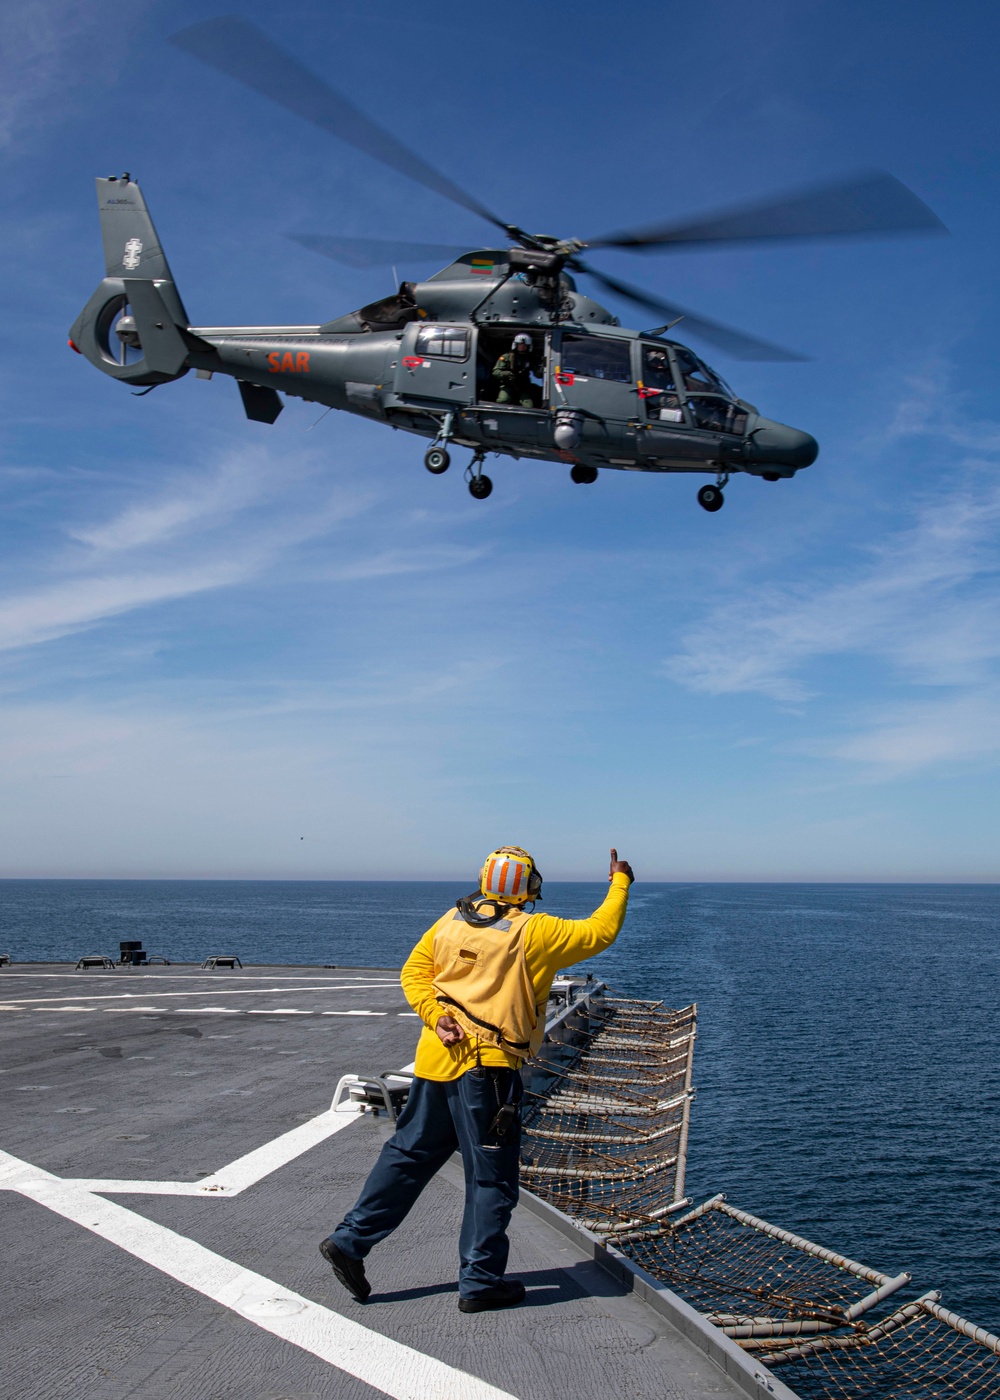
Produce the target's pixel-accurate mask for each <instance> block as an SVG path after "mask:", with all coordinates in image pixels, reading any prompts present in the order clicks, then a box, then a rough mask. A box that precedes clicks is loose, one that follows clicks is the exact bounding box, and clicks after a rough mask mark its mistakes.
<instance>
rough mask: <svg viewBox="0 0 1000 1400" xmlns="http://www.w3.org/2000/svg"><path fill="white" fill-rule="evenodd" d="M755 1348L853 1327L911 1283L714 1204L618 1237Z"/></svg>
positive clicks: (717, 1200) (620, 1244) (721, 1202)
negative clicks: (763, 1342)
mask: <svg viewBox="0 0 1000 1400" xmlns="http://www.w3.org/2000/svg"><path fill="white" fill-rule="evenodd" d="M609 1243H612V1244H614V1245H615V1246H616V1248H618V1249H619V1250H620V1251H621V1252H622V1253H623V1254H625V1255H627V1256H628V1257H629V1258H630V1259H633V1260H634V1261H635V1262H636V1263H637V1264H639V1265H640V1266H641V1267H642V1268H643V1269H645V1270H646V1272H647V1273H650V1274H652V1275H653V1277H654V1278H656V1279H658V1280H660V1281H661V1282H663V1283H666V1284H667V1285H668V1286H669V1287H670V1288H671V1289H672V1290H673V1292H675V1293H677V1294H679V1295H680V1296H681V1297H682V1298H684V1299H685V1300H686V1301H687V1302H689V1303H690V1304H691V1305H692V1306H693V1307H696V1308H697V1309H698V1310H699V1312H702V1313H704V1314H705V1315H706V1317H707V1318H708V1320H709V1321H710V1322H712V1323H714V1325H715V1326H716V1327H719V1328H721V1329H722V1330H723V1331H724V1332H726V1333H727V1334H728V1335H729V1336H731V1337H734V1338H736V1339H737V1340H738V1341H740V1342H741V1343H742V1344H744V1345H746V1346H747V1347H748V1349H754V1348H755V1346H756V1344H757V1339H759V1338H764V1337H777V1336H786V1335H788V1336H796V1337H797V1336H800V1335H802V1334H808V1333H813V1332H823V1331H829V1330H831V1329H832V1328H835V1327H839V1326H844V1325H846V1324H849V1323H850V1322H852V1321H853V1320H854V1319H855V1318H857V1317H860V1316H862V1314H864V1313H866V1312H868V1311H869V1309H871V1308H873V1307H875V1306H876V1304H878V1303H880V1302H881V1301H882V1300H883V1299H884V1298H887V1297H889V1296H890V1294H892V1293H894V1292H896V1290H897V1289H899V1288H902V1287H903V1285H904V1284H906V1283H908V1282H909V1274H899V1275H897V1276H896V1277H895V1278H890V1277H889V1275H887V1274H883V1273H880V1272H879V1271H878V1270H877V1269H870V1268H868V1267H867V1266H866V1265H864V1264H858V1263H856V1262H855V1261H854V1260H853V1259H848V1258H847V1257H846V1256H845V1255H842V1254H835V1253H834V1252H833V1251H832V1250H829V1249H823V1248H822V1247H821V1246H820V1245H815V1244H813V1243H812V1242H811V1241H810V1240H805V1239H802V1238H801V1237H800V1236H799V1235H793V1234H792V1233H791V1231H789V1230H781V1229H779V1228H778V1226H776V1225H771V1224H770V1223H769V1222H768V1221H766V1220H761V1219H760V1218H759V1217H757V1216H755V1215H750V1214H748V1213H747V1212H746V1211H742V1210H737V1209H736V1208H735V1207H733V1206H730V1205H728V1204H727V1202H726V1199H725V1197H724V1196H714V1197H713V1198H712V1199H711V1200H710V1201H706V1202H705V1204H704V1205H701V1206H698V1207H697V1209H695V1210H692V1211H689V1212H688V1213H687V1214H686V1215H682V1216H680V1217H679V1218H678V1219H676V1220H672V1221H670V1222H663V1223H660V1224H658V1225H656V1226H653V1227H650V1228H646V1229H641V1228H640V1229H632V1230H628V1231H625V1232H622V1233H619V1234H613V1235H611V1236H610V1237H609Z"/></svg>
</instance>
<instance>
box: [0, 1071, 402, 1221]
mask: <svg viewBox="0 0 1000 1400" xmlns="http://www.w3.org/2000/svg"><path fill="white" fill-rule="evenodd" d="M413 1067H414V1066H413V1062H411V1063H410V1064H408V1065H404V1066H403V1072H404V1073H406V1074H409V1073H410V1072H411V1071H412V1070H413ZM360 1117H361V1114H360V1113H359V1112H358V1111H357V1110H356V1109H355V1108H354V1106H353V1105H351V1107H350V1108H349V1109H346V1110H344V1111H341V1112H339V1113H333V1112H331V1111H330V1110H329V1109H327V1110H326V1112H325V1113H317V1115H316V1117H315V1118H310V1119H309V1120H308V1121H307V1122H305V1123H300V1124H299V1126H298V1127H297V1128H290V1129H289V1131H288V1132H287V1133H282V1134H281V1136H280V1137H276V1138H272V1139H271V1141H270V1142H265V1143H264V1145H263V1147H257V1148H254V1150H253V1151H252V1152H247V1153H245V1155H244V1156H242V1157H237V1159H236V1161H235V1162H230V1163H229V1165H228V1166H225V1167H222V1168H220V1170H219V1171H217V1172H213V1173H212V1175H211V1176H203V1177H202V1178H201V1180H200V1181H126V1180H105V1179H103V1178H96V1177H59V1178H56V1179H57V1180H60V1181H64V1182H65V1184H66V1185H67V1186H77V1187H79V1188H80V1189H81V1190H83V1191H101V1192H105V1193H107V1194H109V1195H116V1196H132V1195H135V1196H225V1197H229V1196H238V1195H239V1193H240V1192H241V1191H245V1190H246V1189H247V1187H248V1186H253V1185H255V1184H256V1183H257V1182H258V1181H261V1180H263V1178H264V1177H265V1176H270V1174H271V1173H272V1172H276V1171H277V1170H278V1169H279V1167H284V1166H287V1165H288V1163H289V1162H294V1160H295V1158H296V1157H301V1156H302V1154H303V1152H308V1151H309V1149H310V1148H311V1147H318V1146H319V1144H320V1143H321V1142H325V1141H326V1139H327V1138H329V1137H333V1135H334V1133H339V1132H340V1130H341V1129H342V1128H348V1127H350V1125H351V1124H352V1123H356V1122H357V1121H358V1119H359V1118H360ZM0 1155H2V1154H0ZM2 1185H3V1182H2V1174H0V1187H2Z"/></svg>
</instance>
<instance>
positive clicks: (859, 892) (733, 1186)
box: [0, 880, 1000, 1332]
mask: <svg viewBox="0 0 1000 1400" xmlns="http://www.w3.org/2000/svg"><path fill="white" fill-rule="evenodd" d="M605 888H606V887H603V886H601V885H599V884H556V883H555V882H551V881H550V882H549V883H547V884H546V887H545V895H546V898H545V902H544V905H543V906H542V907H544V908H546V909H548V910H551V911H552V912H554V913H562V914H565V915H567V916H569V917H581V916H584V915H586V914H588V913H589V912H590V911H591V910H592V909H593V908H594V907H595V905H596V904H598V903H599V902H600V900H601V899H602V898H603V895H604V889H605ZM464 893H467V888H465V887H463V886H458V885H452V884H430V883H427V884H404V883H395V882H364V883H361V882H358V883H352V882H339V881H336V882H322V883H320V882H316V883H305V882H302V883H300V882H253V881H239V882H228V881H218V882H214V881H190V882H187V881H113V880H109V881H104V880H93V881H72V880H61V881H45V880H4V881H0V952H6V951H10V952H11V953H12V955H13V956H14V958H15V959H19V960H25V961H27V960H35V959H45V960H49V959H51V960H57V961H68V960H70V959H74V960H75V959H76V958H77V957H79V956H80V954H82V953H88V952H93V951H104V952H107V953H109V954H112V955H113V954H115V953H116V951H117V945H118V942H119V940H120V939H124V938H141V939H142V940H143V943H144V945H145V947H146V948H147V950H150V951H159V952H163V953H165V954H166V955H167V956H168V957H170V958H171V959H172V960H177V961H183V960H199V961H200V960H201V959H203V958H204V957H205V956H206V955H208V954H209V953H213V952H220V953H221V952H235V953H237V954H239V956H240V957H241V958H242V959H243V960H244V962H271V963H312V964H316V963H319V964H330V963H332V964H338V965H342V966H343V965H355V966H371V965H376V966H383V967H391V968H397V967H399V966H400V964H401V962H402V961H403V959H404V958H405V957H406V954H407V953H408V952H409V949H410V947H411V946H412V944H413V943H414V942H415V941H416V939H417V938H418V937H419V935H420V934H421V933H422V932H423V931H424V929H426V928H427V927H428V926H429V925H430V924H431V923H432V922H433V921H434V920H435V919H436V918H437V917H438V916H439V915H440V914H441V913H442V912H443V911H444V909H445V908H446V907H447V906H448V905H449V904H450V903H452V902H453V901H454V899H455V898H456V896H458V895H460V894H464ZM587 968H588V970H590V971H593V972H594V973H595V974H596V975H598V976H600V977H602V978H603V979H605V980H606V981H607V982H609V983H610V984H611V985H612V986H613V987H615V988H617V989H619V990H621V991H623V992H628V993H631V994H633V995H638V996H645V997H658V998H663V999H664V1000H665V1001H666V1002H667V1003H669V1004H671V1005H675V1006H680V1005H685V1004H687V1003H688V1002H691V1001H697V1003H698V1006H699V1040H698V1047H697V1051H696V1055H695V1082H696V1084H697V1086H698V1097H697V1099H696V1102H695V1106H694V1110H693V1117H692V1132H691V1142H690V1154H689V1167H688V1191H689V1194H690V1195H692V1196H694V1197H695V1198H696V1199H704V1197H705V1196H708V1195H711V1194H714V1193H715V1192H716V1191H720V1190H721V1191H725V1192H726V1193H727V1195H728V1197H729V1200H730V1201H731V1202H733V1204H735V1205H738V1206H741V1207H742V1208H743V1209H745V1210H749V1211H753V1212H754V1213H756V1214H759V1215H763V1216H765V1217H766V1218H767V1219H769V1220H771V1221H774V1222H775V1223H777V1224H779V1225H782V1226H784V1227H785V1228H787V1229H791V1230H795V1231H797V1232H798V1233H800V1234H803V1235H805V1236H807V1237H808V1238H810V1239H813V1240H816V1241H818V1242H819V1243H820V1244H824V1245H826V1246H828V1247H829V1248H832V1249H836V1250H838V1251H840V1252H841V1253H844V1254H848V1255H850V1256H851V1257H853V1258H855V1259H860V1260H862V1261H863V1262H865V1263H867V1264H870V1265H872V1266H874V1267H876V1268H879V1269H883V1270H885V1271H886V1272H887V1273H893V1274H894V1273H897V1272H898V1271H900V1270H901V1269H908V1270H909V1271H910V1272H911V1273H912V1274H913V1275H914V1279H913V1285H912V1288H913V1290H914V1292H915V1291H916V1290H919V1291H921V1292H922V1291H924V1290H926V1289H927V1288H940V1289H941V1290H942V1292H943V1294H944V1297H943V1301H944V1303H945V1304H946V1305H947V1306H948V1307H950V1308H953V1309H954V1310H955V1311H957V1312H960V1313H962V1314H963V1315H964V1316H966V1317H968V1318H970V1319H971V1320H972V1321H974V1322H976V1323H978V1324H979V1325H981V1326H985V1327H988V1328H989V1329H990V1330H991V1331H994V1332H1000V1224H998V1214H1000V995H998V993H1000V886H996V885H980V886H972V885H952V886H948V885H756V884H754V885H738V884H726V885H718V884H717V885H705V884H690V885H686V884H644V883H641V882H640V883H639V884H637V885H636V886H635V888H634V890H633V895H632V900H631V908H630V912H629V918H628V922H627V923H626V926H625V930H624V932H623V933H622V935H621V937H620V938H619V940H618V943H617V944H616V945H615V946H614V947H613V948H611V949H610V950H609V951H608V952H607V953H604V954H602V955H601V956H600V957H599V958H596V959H594V960H593V961H592V962H591V963H589V964H587ZM0 976H2V973H0ZM910 1296H914V1294H913V1293H911V1294H910Z"/></svg>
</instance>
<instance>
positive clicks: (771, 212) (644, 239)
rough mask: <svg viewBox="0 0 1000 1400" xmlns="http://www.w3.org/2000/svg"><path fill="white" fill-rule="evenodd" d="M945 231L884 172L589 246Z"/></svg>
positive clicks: (649, 247)
mask: <svg viewBox="0 0 1000 1400" xmlns="http://www.w3.org/2000/svg"><path fill="white" fill-rule="evenodd" d="M921 232H922V233H947V232H948V230H947V229H946V228H945V226H944V224H943V223H942V222H941V220H940V219H939V218H938V216H937V215H936V214H935V213H934V212H933V210H931V209H928V207H927V205H926V204H925V203H924V202H923V200H922V199H918V198H917V196H916V195H915V194H914V193H913V191H912V190H910V189H907V187H906V186H905V185H904V184H902V182H901V181H899V180H897V179H896V177H895V176H894V175H889V174H887V173H886V172H885V171H881V170H872V171H866V172H863V173H862V174H860V175H855V176H854V177H853V178H852V179H849V180H842V181H838V182H837V183H835V184H831V185H821V186H819V187H818V188H815V189H811V190H804V191H802V192H801V193H799V194H790V195H786V196H785V197H784V198H783V199H777V200H767V201H765V202H764V203H761V204H747V205H743V206H742V207H739V208H736V209H729V210H723V211H722V212H721V213H719V214H714V215H710V216H709V217H707V218H704V219H697V220H693V221H687V220H686V221H684V222H683V223H678V222H674V223H669V224H658V225H653V226H651V227H649V228H642V229H633V230H631V231H626V232H624V233H611V234H607V235H606V236H605V237H603V238H594V239H588V240H587V244H586V246H587V247H588V248H630V249H631V250H632V251H633V252H637V253H645V252H653V251H654V250H657V249H672V248H690V247H695V246H702V245H706V244H707V245H708V246H710V247H711V246H714V247H720V246H724V245H726V244H729V243H756V242H766V241H770V240H772V239H797V238H843V237H849V236H850V235H852V234H866V233H873V234H877V233H921Z"/></svg>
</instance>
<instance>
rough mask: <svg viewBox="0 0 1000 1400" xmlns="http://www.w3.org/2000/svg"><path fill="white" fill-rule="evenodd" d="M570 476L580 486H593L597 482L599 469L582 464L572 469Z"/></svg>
mask: <svg viewBox="0 0 1000 1400" xmlns="http://www.w3.org/2000/svg"><path fill="white" fill-rule="evenodd" d="M569 476H570V480H571V481H575V482H576V484H577V485H578V486H593V484H594V482H595V481H596V480H597V468H596V467H587V466H584V464H583V463H582V462H577V463H575V465H574V466H572V467H570V471H569Z"/></svg>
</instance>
